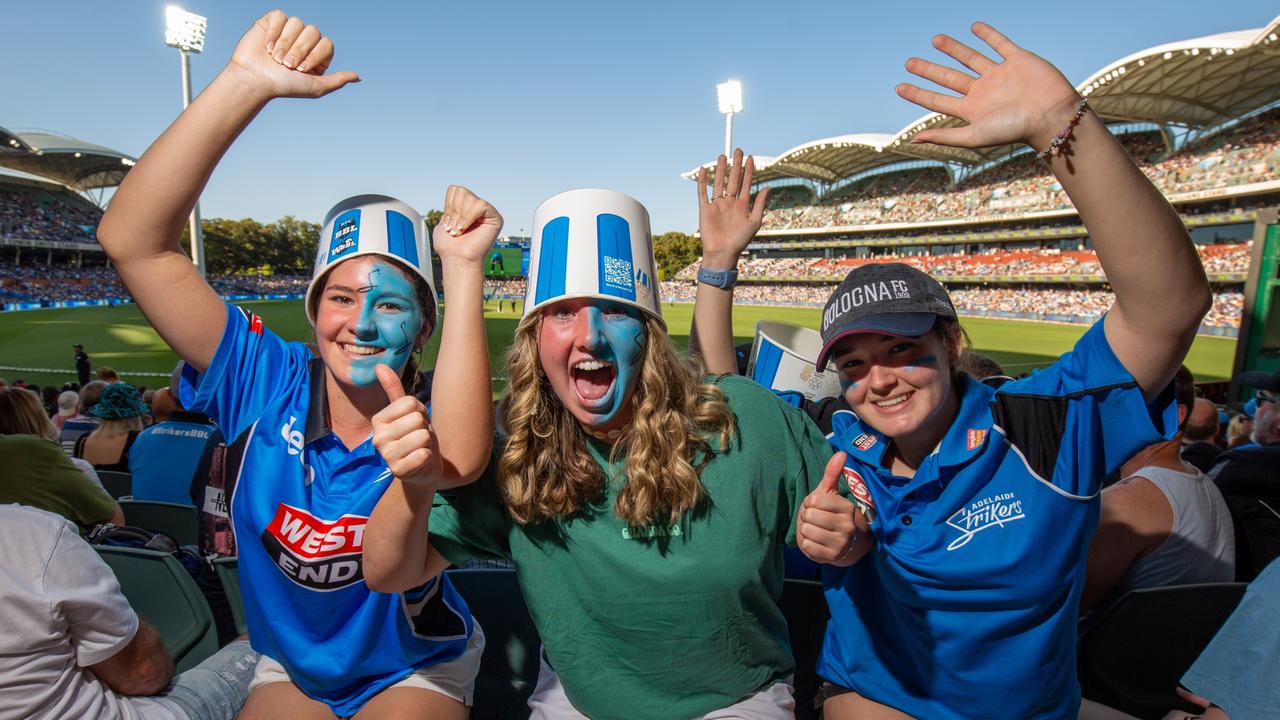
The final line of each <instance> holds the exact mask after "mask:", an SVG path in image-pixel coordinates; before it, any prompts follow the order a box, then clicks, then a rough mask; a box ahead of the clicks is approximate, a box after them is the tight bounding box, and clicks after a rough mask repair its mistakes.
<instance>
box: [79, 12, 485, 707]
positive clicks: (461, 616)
mask: <svg viewBox="0 0 1280 720" xmlns="http://www.w3.org/2000/svg"><path fill="white" fill-rule="evenodd" d="M332 56H333V43H332V41H330V40H329V39H328V38H325V37H322V36H321V35H320V32H319V30H317V29H316V28H315V27H314V26H309V25H306V24H305V23H303V22H302V21H301V20H299V19H298V18H296V17H295V18H289V17H286V16H285V15H284V13H281V12H279V11H275V12H272V13H269V14H267V15H265V16H264V17H262V18H261V19H259V20H258V21H257V22H256V23H255V24H254V25H253V27H252V28H250V30H249V31H248V32H247V33H246V34H245V35H244V37H243V38H242V39H241V41H240V43H239V45H238V46H237V47H236V50H235V53H234V55H233V56H232V58H231V62H230V63H229V64H228V65H227V67H226V68H225V69H224V70H223V71H222V73H221V74H219V75H218V76H217V77H216V78H215V79H214V81H213V82H212V83H211V84H210V85H209V86H208V87H207V88H206V89H205V90H204V92H202V93H201V94H200V96H199V97H198V98H197V99H196V100H195V102H194V103H192V105H191V107H190V108H189V109H188V110H186V111H185V112H183V113H182V115H181V116H180V117H179V118H178V120H177V121H176V122H175V123H174V124H173V125H172V126H171V127H170V128H169V129H168V130H167V131H166V132H165V133H164V135H162V136H161V137H160V138H159V139H158V140H157V141H156V142H155V144H154V145H153V146H152V147H151V148H150V149H149V150H148V151H147V152H146V153H145V154H144V155H143V157H142V158H141V159H140V160H139V161H138V164H137V165H136V166H135V167H134V168H133V169H132V170H131V171H130V173H129V175H128V177H127V178H126V179H125V181H124V182H123V183H122V184H121V186H120V189H119V191H118V192H117V193H116V195H115V197H114V198H113V199H112V203H111V207H110V209H109V210H108V211H107V213H106V215H105V216H104V218H103V220H102V223H101V226H100V227H99V231H98V232H99V239H100V240H101V243H102V246H103V247H104V248H105V249H106V250H107V252H108V254H109V255H110V257H111V259H112V261H113V263H114V264H115V266H116V268H117V269H118V271H119V272H120V275H121V277H122V278H123V279H124V281H125V284H126V285H127V286H128V287H129V289H130V291H131V292H132V294H133V296H134V297H135V298H136V300H137V302H138V305H139V307H140V308H141V309H142V311H143V313H145V314H146V316H147V318H148V320H149V321H150V322H151V323H152V325H153V326H154V327H155V329H156V331H157V332H158V333H159V334H160V336H161V337H162V338H164V340H165V341H166V342H167V343H168V344H169V345H170V346H171V347H172V348H173V349H174V351H175V352H176V353H177V354H178V355H179V356H180V357H182V358H183V360H184V361H185V362H186V364H187V366H188V368H189V369H190V370H192V371H194V372H195V373H196V375H195V376H184V378H185V380H184V382H185V384H184V392H185V393H187V397H186V398H184V399H185V400H186V403H185V404H186V405H187V406H188V407H191V408H193V409H196V410H200V411H202V412H206V413H208V414H209V415H210V416H212V417H213V418H214V419H215V420H216V421H217V422H218V423H219V425H220V426H221V427H222V429H223V432H224V433H225V434H226V436H227V437H228V438H236V443H237V445H238V446H239V447H241V448H242V449H243V461H242V463H241V467H240V468H239V472H238V473H230V474H233V475H235V476H236V477H237V484H236V487H235V492H234V493H233V494H232V498H233V500H232V503H231V509H230V515H231V519H232V521H233V524H234V527H235V529H236V534H237V536H238V537H239V540H240V542H239V546H238V549H239V572H240V576H241V579H242V587H243V588H244V589H245V593H244V600H245V610H246V616H247V620H248V625H249V630H250V636H251V642H252V644H253V646H254V648H255V649H257V650H259V651H260V652H261V653H262V654H263V657H262V660H261V661H260V662H259V664H258V666H257V671H256V675H255V678H254V681H253V684H252V686H251V688H250V689H251V692H250V695H249V698H248V702H247V704H246V705H245V707H244V710H243V712H242V713H241V715H240V717H242V718H268V719H269V720H276V719H277V718H307V719H309V718H325V719H326V720H328V719H331V718H334V717H335V716H340V717H350V716H355V717H375V718H376V717H393V716H396V717H398V716H407V715H412V716H422V717H427V716H429V717H433V718H464V717H466V715H467V714H468V708H467V706H468V705H469V704H470V702H471V693H472V687H473V684H474V678H475V674H476V672H477V671H478V668H479V657H480V653H481V652H482V649H483V642H484V641H483V637H484V636H483V632H482V630H481V629H480V628H479V626H478V625H476V624H475V623H473V622H472V619H471V616H470V612H469V611H468V610H467V608H466V605H465V603H464V602H462V600H461V598H460V597H459V596H458V595H457V593H456V591H454V590H453V587H452V585H451V584H450V583H449V582H448V580H447V579H446V578H441V577H430V578H422V580H421V582H420V583H418V586H417V587H415V588H412V589H410V591H409V592H406V593H403V594H384V593H378V592H374V591H372V590H371V589H370V588H369V586H368V585H367V583H366V582H365V580H364V570H363V565H362V561H361V550H362V544H363V536H364V528H365V525H366V521H367V518H368V516H369V515H370V514H371V513H372V511H373V509H374V507H375V506H376V505H377V503H378V501H379V500H380V499H381V498H382V497H383V495H384V494H396V495H397V497H403V495H404V494H405V493H412V492H415V491H420V489H422V488H430V490H431V491H434V488H435V487H437V486H440V487H453V486H456V485H459V484H465V483H467V482H471V481H472V480H474V478H475V477H477V476H478V475H479V474H480V472H481V470H482V469H483V468H484V466H485V463H486V461H487V459H488V455H489V450H490V443H491V437H492V411H491V388H490V383H489V365H488V351H487V347H486V341H485V333H484V321H483V307H482V301H481V292H482V291H481V288H482V284H483V273H482V263H483V261H484V258H485V257H486V255H487V253H488V250H489V247H490V246H491V244H492V243H493V240H494V238H495V237H496V236H497V233H498V231H499V230H500V229H501V227H502V218H501V217H500V216H499V215H498V213H497V212H496V211H495V210H494V209H493V207H492V206H490V205H489V204H488V203H486V202H484V201H483V200H480V199H479V198H477V197H476V196H475V195H474V194H472V193H471V192H470V191H468V190H466V189H464V188H460V187H456V186H455V187H450V188H449V190H448V193H447V195H446V197H445V203H444V215H443V217H442V220H441V222H440V223H439V224H438V225H437V226H436V229H435V236H434V239H435V242H434V250H435V253H436V254H437V255H438V256H439V258H440V264H441V268H442V271H443V278H444V283H445V285H446V287H447V288H448V291H449V313H448V315H447V317H446V320H445V322H444V324H443V338H442V342H441V347H440V353H439V357H438V359H437V364H436V372H435V378H436V379H437V380H438V382H435V383H434V384H433V383H431V382H430V380H429V379H428V378H427V376H425V375H423V374H421V373H419V372H418V369H417V367H416V364H415V363H414V361H413V354H414V353H415V352H416V351H418V350H420V349H421V348H422V346H423V344H424V343H425V342H426V341H427V339H428V338H429V337H430V336H431V334H432V333H433V331H434V330H435V329H436V325H437V322H436V319H437V313H436V297H435V291H434V287H433V277H432V268H431V255H432V247H431V244H430V243H428V242H427V238H426V237H425V226H424V224H423V222H422V219H421V216H420V215H418V214H417V212H416V211H414V210H413V209H412V208H411V207H409V206H408V205H405V204H404V203H401V202H399V201H397V200H394V199H392V198H387V197H384V196H372V195H367V196H359V197H356V198H352V199H350V200H348V201H344V203H342V204H340V205H339V206H338V207H337V208H335V213H333V214H331V218H330V220H327V221H326V227H325V228H324V237H322V238H321V240H322V242H321V246H320V247H319V248H318V252H317V262H316V268H315V272H314V275H313V281H312V285H311V287H310V288H309V289H308V292H307V296H306V303H305V304H306V312H307V316H308V319H310V320H311V322H312V324H313V327H314V328H315V346H314V355H313V352H312V350H311V349H310V348H308V347H307V346H305V345H303V344H301V343H290V342H285V341H284V340H283V339H281V338H280V337H279V336H277V335H275V334H274V333H273V332H272V331H271V329H270V328H268V327H266V326H265V325H264V323H263V321H262V319H261V318H259V317H257V316H256V315H253V314H252V313H249V312H247V311H244V310H241V309H240V308H236V307H234V306H231V305H228V304H226V303H224V302H223V301H222V300H221V299H220V298H219V297H218V296H217V295H216V294H215V293H214V291H213V290H212V289H211V288H210V287H209V285H208V284H207V283H206V282H205V281H204V278H203V277H201V276H200V274H199V273H198V272H197V271H196V269H195V267H194V266H193V265H192V263H191V262H190V261H189V260H188V259H187V257H186V256H185V255H184V254H183V252H182V250H181V249H180V247H179V246H178V240H179V238H180V236H181V234H182V229H183V226H184V225H185V223H186V218H187V216H188V214H189V213H190V211H191V207H192V206H193V204H194V203H195V200H196V198H197V197H198V196H199V194H200V192H201V189H202V188H203V186H204V184H205V181H206V180H207V178H208V177H209V176H210V174H211V173H212V172H213V170H214V167H215V165H216V164H217V162H218V159H219V158H220V157H221V156H222V154H223V153H224V152H225V151H226V150H227V149H228V148H229V147H230V145H231V144H232V142H234V140H235V139H236V137H237V136H238V135H239V134H240V132H241V131H242V130H243V129H244V128H245V127H246V126H247V125H248V124H249V123H250V122H251V121H252V120H253V118H254V117H255V116H256V115H257V114H258V113H259V112H260V111H261V110H262V109H263V108H264V107H265V106H266V105H267V104H268V102H270V101H271V100H273V99H275V98H279V97H312V98H316V97H320V96H323V95H326V94H328V93H330V92H333V91H335V90H338V89H339V88H341V87H343V86H344V85H346V84H348V83H351V82H355V81H357V80H358V78H357V77H356V75H355V74H354V73H349V72H336V73H330V74H326V71H327V69H328V66H329V62H330V60H331V59H332ZM426 402H430V403H431V406H432V409H433V413H432V414H431V415H430V416H428V414H427V411H426V405H425V403H426ZM375 416H377V417H381V418H383V419H384V420H387V421H388V422H392V423H395V424H396V427H397V428H398V429H399V431H400V435H401V436H403V437H404V438H406V439H407V442H409V443H411V444H412V445H413V447H411V448H407V447H405V446H403V445H397V444H394V443H392V444H386V443H378V442H376V440H377V438H375V437H373V429H374V418H375Z"/></svg>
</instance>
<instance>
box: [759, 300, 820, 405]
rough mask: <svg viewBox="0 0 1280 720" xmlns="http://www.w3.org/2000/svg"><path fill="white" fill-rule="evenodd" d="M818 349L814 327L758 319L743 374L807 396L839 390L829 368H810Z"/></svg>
mask: <svg viewBox="0 0 1280 720" xmlns="http://www.w3.org/2000/svg"><path fill="white" fill-rule="evenodd" d="M821 350H822V335H820V334H819V333H818V331H817V330H810V329H809V328H805V327H800V326H798V325H790V324H788V323H781V322H772V321H769V320H761V321H760V322H758V323H756V339H755V342H754V343H752V345H751V357H750V359H748V360H747V375H748V376H749V377H750V378H751V379H752V380H755V381H756V382H758V383H760V384H761V385H763V386H765V387H767V388H769V389H770V390H791V391H795V392H798V393H801V394H803V395H804V396H805V398H806V399H809V400H821V399H823V398H828V397H835V396H836V395H839V394H840V378H839V377H838V373H836V372H835V371H833V370H827V371H820V370H816V369H814V358H816V357H817V356H818V353H819V351H821Z"/></svg>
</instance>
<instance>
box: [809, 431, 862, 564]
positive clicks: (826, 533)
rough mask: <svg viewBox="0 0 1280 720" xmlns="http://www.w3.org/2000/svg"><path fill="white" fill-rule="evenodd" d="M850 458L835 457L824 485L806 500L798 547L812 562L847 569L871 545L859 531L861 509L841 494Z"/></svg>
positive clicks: (823, 479) (838, 454)
mask: <svg viewBox="0 0 1280 720" xmlns="http://www.w3.org/2000/svg"><path fill="white" fill-rule="evenodd" d="M845 459H846V455H845V454H844V453H842V452H839V453H836V454H835V455H833V456H831V459H830V460H829V461H827V467H826V470H824V471H823V474H822V482H820V483H818V487H816V488H814V490H813V492H811V493H809V495H808V496H807V497H805V499H804V502H803V503H801V505H800V512H799V513H798V515H797V517H796V520H797V522H796V546H797V547H799V548H800V551H801V552H803V553H804V554H805V556H806V557H808V558H809V559H810V560H812V561H814V562H819V563H825V564H828V565H838V566H840V567H847V566H849V565H852V564H854V563H855V562H857V561H858V560H859V559H861V558H862V556H863V554H865V552H866V548H867V546H868V542H867V541H866V540H865V539H864V538H863V537H861V536H864V533H860V532H859V531H858V526H859V523H858V522H857V513H858V511H857V506H856V505H854V504H853V503H852V502H850V501H849V500H848V499H846V498H844V497H843V496H841V495H840V493H839V490H838V488H839V484H838V483H839V482H840V477H841V476H842V474H843V470H844V462H845Z"/></svg>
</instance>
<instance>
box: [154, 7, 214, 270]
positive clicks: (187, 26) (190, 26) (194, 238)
mask: <svg viewBox="0 0 1280 720" xmlns="http://www.w3.org/2000/svg"><path fill="white" fill-rule="evenodd" d="M164 21H165V22H164V44H165V45H168V46H169V47H171V48H177V49H178V54H179V55H180V56H181V57H182V109H183V110H186V109H187V106H188V105H190V104H191V53H198V52H200V51H201V50H204V33H205V30H207V29H208V27H209V21H208V19H206V18H205V17H204V16H202V15H196V14H195V13H191V12H187V11H186V10H183V9H182V8H180V7H178V6H177V5H169V6H168V7H166V8H165V9H164ZM190 222H191V262H193V263H195V266H196V269H197V270H199V271H200V274H201V275H204V230H203V229H201V227H200V200H199V198H197V199H196V204H195V207H193V208H191V220H190Z"/></svg>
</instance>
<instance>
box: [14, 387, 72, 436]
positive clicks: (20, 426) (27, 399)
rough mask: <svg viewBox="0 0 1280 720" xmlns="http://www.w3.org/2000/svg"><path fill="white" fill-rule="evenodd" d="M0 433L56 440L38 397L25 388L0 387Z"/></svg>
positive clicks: (51, 424) (55, 434) (51, 425)
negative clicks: (37, 436)
mask: <svg viewBox="0 0 1280 720" xmlns="http://www.w3.org/2000/svg"><path fill="white" fill-rule="evenodd" d="M0 435H39V436H40V437H43V438H48V439H50V440H53V441H54V442H57V440H58V435H57V433H56V432H55V431H54V428H53V423H52V422H50V421H49V416H48V415H45V414H44V407H43V406H41V404H40V397H39V396H37V395H36V394H35V393H33V392H31V391H30V390H27V389H25V388H14V387H6V388H0Z"/></svg>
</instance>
